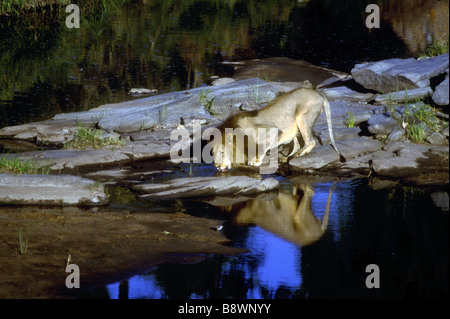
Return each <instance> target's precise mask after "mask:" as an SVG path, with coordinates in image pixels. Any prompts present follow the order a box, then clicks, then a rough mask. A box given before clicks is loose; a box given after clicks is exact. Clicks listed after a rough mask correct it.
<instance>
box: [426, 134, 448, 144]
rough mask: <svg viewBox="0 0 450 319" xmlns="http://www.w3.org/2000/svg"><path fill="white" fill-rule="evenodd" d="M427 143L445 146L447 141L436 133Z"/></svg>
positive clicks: (429, 137)
mask: <svg viewBox="0 0 450 319" xmlns="http://www.w3.org/2000/svg"><path fill="white" fill-rule="evenodd" d="M427 142H428V143H430V144H445V143H446V142H447V139H446V138H445V136H444V135H442V134H441V133H438V132H434V133H432V134H431V135H430V136H428V137H427Z"/></svg>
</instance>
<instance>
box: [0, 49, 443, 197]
mask: <svg viewBox="0 0 450 319" xmlns="http://www.w3.org/2000/svg"><path fill="white" fill-rule="evenodd" d="M448 60H449V58H448V53H447V54H445V55H442V56H438V57H435V58H429V59H426V60H420V61H416V60H415V59H404V60H402V59H393V60H387V61H380V62H372V63H365V64H359V65H356V66H355V68H354V69H353V70H352V72H351V73H352V74H351V75H349V74H344V73H342V72H336V71H333V70H327V69H324V68H318V67H316V66H313V65H310V64H308V63H306V62H303V63H299V62H298V61H293V60H289V59H286V58H273V59H266V60H257V61H251V63H250V62H249V63H248V64H249V65H248V66H245V64H238V65H237V66H236V79H224V78H222V79H216V80H215V81H214V82H213V85H211V86H208V87H200V88H195V89H190V90H186V91H181V92H173V93H167V94H162V95H153V96H149V97H145V98H141V99H137V100H132V101H128V102H122V103H116V104H107V105H103V106H100V107H98V108H95V109H91V110H89V111H85V112H75V113H66V114H58V115H56V116H54V117H53V118H52V119H50V120H46V121H42V122H37V123H29V124H24V125H18V126H11V127H4V128H2V129H0V143H1V144H3V145H4V147H5V148H9V149H12V150H13V151H14V152H11V153H8V154H1V155H0V156H1V157H2V158H4V159H14V160H26V161H29V162H32V163H33V165H35V166H37V167H46V168H47V169H48V170H49V172H50V175H38V176H31V175H22V176H21V177H20V179H18V178H17V177H13V176H10V175H11V174H1V175H0V189H2V192H1V195H0V204H8V203H20V202H21V199H20V197H14V200H13V199H11V198H12V194H15V196H18V195H17V194H19V193H20V190H21V189H22V190H23V185H25V184H27V189H26V191H25V192H24V193H26V194H24V198H23V203H24V204H44V203H46V202H49V203H53V204H54V203H55V202H58V200H59V201H60V202H66V203H67V204H68V205H72V204H74V205H77V204H79V205H99V204H104V203H105V201H104V200H103V199H102V200H98V198H99V196H100V197H101V198H104V197H106V196H105V194H100V195H99V193H98V192H101V191H102V190H101V188H103V185H101V184H100V186H99V185H97V186H98V187H97V188H98V189H97V190H96V193H94V192H92V194H91V198H87V197H86V196H84V197H82V198H81V199H80V200H79V201H78V202H77V201H69V200H65V199H64V198H51V199H49V198H46V197H45V196H46V195H42V196H44V197H42V196H41V195H38V194H42V193H43V192H39V191H38V190H39V189H40V188H41V186H40V185H43V184H44V183H46V184H47V183H54V185H53V186H54V187H56V188H57V187H58V185H61V184H65V185H69V184H70V180H71V179H70V178H69V177H67V175H62V174H69V175H81V176H83V178H81V179H82V180H83V182H84V183H88V184H89V183H93V182H92V181H91V182H89V181H90V179H91V180H92V179H96V180H99V179H101V177H102V176H103V178H104V179H105V178H108V180H109V181H110V182H116V183H126V184H128V185H131V186H133V187H132V189H134V190H136V189H139V188H140V187H141V189H143V188H145V187H143V186H139V184H141V183H143V181H144V183H146V182H145V180H146V176H149V175H152V174H158V169H152V170H150V171H141V172H136V171H133V169H131V168H130V165H136V164H139V163H147V164H148V163H158V165H159V166H162V167H163V168H162V169H163V170H166V171H167V172H174V171H175V170H174V167H176V165H175V164H174V163H172V162H171V160H170V150H171V148H172V147H173V146H174V145H175V143H177V142H178V141H176V140H172V139H171V132H172V131H173V130H177V129H187V130H190V132H192V127H193V125H195V124H200V125H202V128H206V127H208V126H215V125H218V124H219V123H220V122H221V121H222V120H224V119H225V118H226V117H227V116H229V115H230V114H232V113H236V112H241V111H243V110H253V109H258V108H260V107H262V106H264V105H265V104H266V103H268V102H270V101H271V100H273V99H274V98H275V97H276V96H277V95H279V94H282V93H283V92H288V91H290V90H292V89H294V88H297V87H301V86H310V85H311V83H312V85H314V86H317V85H318V86H319V87H320V90H321V91H322V92H324V93H325V94H326V95H327V96H328V98H329V100H330V104H331V113H332V122H333V128H334V134H335V139H336V141H337V145H338V148H339V149H340V151H341V152H342V153H343V155H344V156H346V157H347V162H346V163H340V162H339V160H338V156H337V154H336V153H335V152H334V151H333V150H332V148H331V146H330V145H329V136H328V130H327V125H326V121H325V116H324V114H321V115H320V116H319V118H318V120H317V122H316V124H315V126H314V132H315V134H316V137H317V140H318V142H319V143H318V144H317V146H316V147H315V149H314V150H313V151H312V152H311V153H310V154H307V155H306V156H304V157H301V158H294V159H291V160H290V161H289V162H288V163H286V164H283V165H280V169H279V173H281V174H283V175H285V176H287V177H290V176H299V175H311V174H312V175H330V176H332V177H344V178H355V177H368V176H372V177H378V178H383V179H389V180H397V181H401V182H404V183H409V184H415V185H448V182H449V178H448V174H449V169H448V164H449V161H448V154H449V149H448V145H449V144H448V143H449V142H448V140H449V134H448V115H447V116H446V114H443V113H440V116H441V117H440V118H439V115H438V116H436V114H433V121H435V123H434V124H433V123H429V122H427V121H425V120H422V121H421V120H420V119H418V116H415V115H416V114H414V112H419V111H421V112H422V109H423V110H425V106H424V104H423V102H420V101H419V99H423V98H424V97H425V96H429V98H431V99H432V100H433V102H434V103H435V104H436V105H438V106H439V105H440V106H443V107H447V108H448V103H449V102H448V78H449V76H448V64H449V63H448ZM286 65H287V66H289V67H286ZM296 67H297V70H296V69H295V68H296ZM252 68H253V69H254V70H253V71H252ZM255 68H256V69H255ZM255 70H258V73H259V74H262V76H263V77H264V74H263V73H261V72H262V71H261V70H264V72H267V74H272V75H273V74H276V78H275V79H273V78H271V79H269V78H268V81H264V80H261V79H260V78H255V77H252V75H254V73H255V72H256V71H255ZM280 70H281V71H280ZM300 71H302V72H303V73H302V72H300ZM312 74H315V76H313V75H312ZM294 75H297V78H295V77H294ZM306 75H308V76H309V79H305V76H306ZM302 79H303V81H300V80H302ZM296 80H297V81H296ZM304 80H308V81H306V82H305V81H304ZM417 110H419V111H417ZM423 112H425V111H423ZM445 117H447V118H445ZM432 124H433V125H432ZM408 125H410V127H412V126H418V127H421V126H423V128H424V131H425V134H426V136H424V139H423V141H422V142H420V143H413V142H411V139H410V138H408V137H409V136H408V134H411V133H409V132H408V127H407V126H408ZM80 127H85V128H88V129H95V130H97V131H98V132H100V133H101V135H102V138H104V139H108V138H115V139H118V140H120V141H122V142H121V143H122V144H121V145H119V146H117V145H116V146H106V147H102V148H100V149H70V148H63V146H64V144H65V143H67V142H69V141H71V140H73V139H74V138H75V136H76V134H77V131H78V130H79V129H80ZM191 142H192V140H191V141H190V142H188V143H186V146H185V147H186V148H190V147H191ZM155 165H156V164H155ZM155 165H153V166H155ZM158 165H156V166H158ZM150 166H152V165H151V164H150ZM211 166H212V165H211ZM250 171H251V169H250ZM246 174H249V173H246ZM244 177H245V176H244ZM88 178H89V179H88ZM260 178H261V177H257V178H255V179H254V181H253V183H260ZM262 178H264V176H262ZM36 179H40V180H41V182H33V183H35V184H33V183H32V182H31V181H36ZM15 180H17V182H16V185H17V187H16V188H14V186H13V183H14V181H15ZM28 181H29V182H28ZM263 181H265V179H263ZM205 183H211V181H210V180H206V179H205ZM75 184H76V183H75ZM32 185H36V186H35V188H33V186H32ZM147 185H148V184H147ZM223 185H226V183H223ZM243 185H244V186H242V187H244V188H248V187H249V186H250V184H248V183H243ZM197 186H198V185H197ZM230 189H231V190H230V191H229V193H230V194H231V193H236V192H237V191H236V189H235V188H230ZM190 191H191V192H190V193H189V192H188V194H187V195H186V191H183V197H186V196H187V197H196V196H201V193H199V192H198V189H197V190H196V189H195V187H192V189H191V190H190ZM261 191H265V190H264V189H263V190H261ZM73 192H77V191H76V186H74V188H73ZM215 192H216V193H217V194H224V193H226V191H224V189H220V188H218V189H216V190H215V191H212V192H209V193H208V196H213V195H214V194H215ZM49 193H52V192H49ZM53 193H54V194H55V193H56V192H53ZM57 193H59V192H57ZM30 194H33V195H35V196H30ZM25 195H26V196H27V197H26V196H25ZM61 196H62V195H61ZM155 196H156V197H155V198H157V197H158V195H157V194H156V195H155ZM171 196H172V197H173V198H176V197H177V196H176V192H175V193H173V194H172V195H171ZM33 198H34V199H33ZM96 198H97V200H96Z"/></svg>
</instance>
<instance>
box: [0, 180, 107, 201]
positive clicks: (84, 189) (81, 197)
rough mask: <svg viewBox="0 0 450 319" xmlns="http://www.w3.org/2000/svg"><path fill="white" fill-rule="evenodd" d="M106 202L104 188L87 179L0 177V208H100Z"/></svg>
mask: <svg viewBox="0 0 450 319" xmlns="http://www.w3.org/2000/svg"><path fill="white" fill-rule="evenodd" d="M108 202H109V199H108V196H106V194H105V191H104V189H103V186H101V185H99V184H98V183H96V182H95V181H93V180H90V179H85V178H81V177H78V176H71V175H26V174H24V175H15V174H0V204H8V205H80V206H100V205H106V204H108Z"/></svg>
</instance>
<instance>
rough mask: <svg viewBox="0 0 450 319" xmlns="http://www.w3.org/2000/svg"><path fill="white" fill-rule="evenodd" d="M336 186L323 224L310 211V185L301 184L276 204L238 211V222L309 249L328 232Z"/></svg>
mask: <svg viewBox="0 0 450 319" xmlns="http://www.w3.org/2000/svg"><path fill="white" fill-rule="evenodd" d="M335 186H336V183H334V184H333V185H332V186H331V188H330V192H329V194H328V200H327V205H326V208H325V213H324V215H323V219H322V220H319V219H317V218H316V217H315V216H314V213H313V211H312V208H311V201H312V198H313V195H314V190H313V189H312V187H311V186H310V185H306V184H302V185H297V187H295V188H294V190H293V194H289V193H283V192H280V193H279V195H278V198H276V199H274V200H262V199H255V200H251V201H248V202H247V203H246V204H245V206H244V207H242V208H240V209H238V210H237V212H236V213H237V215H236V221H237V223H238V224H240V225H245V224H256V225H258V226H259V227H261V228H263V229H266V230H268V231H270V232H271V233H274V234H276V235H278V236H280V237H282V238H284V239H286V240H288V241H290V242H292V243H294V244H296V245H299V246H306V245H310V244H312V243H314V242H316V241H317V240H319V239H320V238H321V237H322V235H323V234H324V233H325V231H326V229H327V225H328V216H329V212H330V204H331V196H332V193H333V190H334V187H335ZM298 190H301V191H302V193H303V195H300V194H299V192H298ZM233 210H234V209H233Z"/></svg>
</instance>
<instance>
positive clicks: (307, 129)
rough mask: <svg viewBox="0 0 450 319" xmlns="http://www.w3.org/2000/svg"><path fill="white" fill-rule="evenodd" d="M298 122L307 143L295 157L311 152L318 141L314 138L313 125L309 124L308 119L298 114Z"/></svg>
mask: <svg viewBox="0 0 450 319" xmlns="http://www.w3.org/2000/svg"><path fill="white" fill-rule="evenodd" d="M296 122H297V127H298V130H299V131H300V133H301V134H302V137H303V141H304V142H305V145H304V146H303V147H302V148H301V149H299V150H298V151H297V153H296V154H295V155H294V156H295V157H300V156H303V155H306V154H308V153H309V152H311V151H312V149H313V148H314V146H316V141H315V140H314V138H313V134H312V127H311V126H310V125H308V120H307V119H305V118H304V117H302V116H297V118H296Z"/></svg>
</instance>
